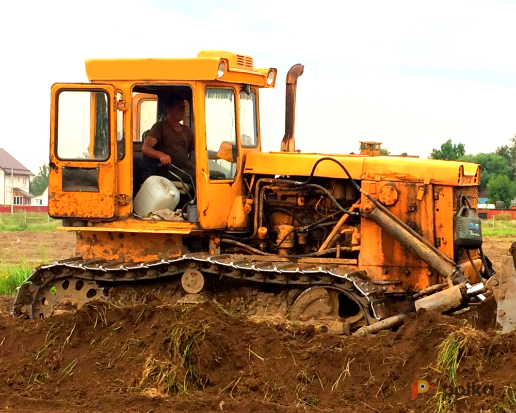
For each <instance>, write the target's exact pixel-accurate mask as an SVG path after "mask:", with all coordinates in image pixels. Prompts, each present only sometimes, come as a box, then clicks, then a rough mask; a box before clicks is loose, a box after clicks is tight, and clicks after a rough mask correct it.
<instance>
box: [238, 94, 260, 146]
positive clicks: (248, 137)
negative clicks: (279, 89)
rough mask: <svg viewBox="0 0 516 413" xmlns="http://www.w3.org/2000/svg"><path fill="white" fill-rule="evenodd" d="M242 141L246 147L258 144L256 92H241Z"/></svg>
mask: <svg viewBox="0 0 516 413" xmlns="http://www.w3.org/2000/svg"><path fill="white" fill-rule="evenodd" d="M240 142H242V146H243V147H246V148H254V147H255V146H256V145H258V133H257V127H256V94H255V93H254V92H251V93H247V92H245V91H243V90H242V91H241V92H240Z"/></svg>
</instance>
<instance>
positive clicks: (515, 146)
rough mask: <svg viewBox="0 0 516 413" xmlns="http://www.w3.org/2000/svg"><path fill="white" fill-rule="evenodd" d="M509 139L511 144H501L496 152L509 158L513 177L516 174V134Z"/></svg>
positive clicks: (508, 161)
mask: <svg viewBox="0 0 516 413" xmlns="http://www.w3.org/2000/svg"><path fill="white" fill-rule="evenodd" d="M509 141H510V142H511V143H510V144H509V145H502V146H499V147H498V148H497V149H496V153H497V154H498V155H500V156H503V157H504V158H505V159H506V160H507V163H508V164H509V166H510V167H511V168H512V174H511V178H514V177H515V176H516V134H515V135H514V136H513V137H512V138H511V139H509Z"/></svg>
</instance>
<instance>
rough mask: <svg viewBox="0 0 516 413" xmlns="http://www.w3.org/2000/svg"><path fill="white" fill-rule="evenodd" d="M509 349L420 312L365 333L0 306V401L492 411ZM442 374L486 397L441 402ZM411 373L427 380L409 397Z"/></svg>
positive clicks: (201, 311)
mask: <svg viewBox="0 0 516 413" xmlns="http://www.w3.org/2000/svg"><path fill="white" fill-rule="evenodd" d="M6 305H7V303H6ZM515 352H516V335H515V334H509V335H503V336H502V335H498V334H496V333H495V332H493V331H481V330H475V329H473V328H472V327H471V326H470V324H469V323H468V321H467V320H459V319H456V318H452V317H447V316H443V315H440V314H435V313H425V312H423V313H419V314H417V315H416V314H413V315H409V316H408V317H407V320H406V323H405V325H403V326H402V327H401V328H400V329H399V330H398V331H397V332H395V333H393V332H383V333H381V334H378V335H377V336H375V337H369V338H357V337H348V336H337V335H331V334H328V333H323V332H321V331H319V330H318V329H317V328H316V327H314V326H299V325H292V324H288V323H286V322H281V323H277V322H275V323H272V322H253V321H249V319H247V318H245V317H244V316H242V315H239V314H238V311H237V310H235V309H231V308H230V307H224V306H222V305H220V304H215V303H212V302H209V303H205V304H200V305H195V306H188V305H186V306H168V305H149V304H146V305H138V306H135V307H130V308H118V307H115V306H113V305H111V304H101V303H97V304H94V305H89V306H87V307H85V308H83V309H82V310H80V311H78V312H77V313H73V314H72V313H70V314H64V315H61V316H57V317H54V318H51V319H40V320H31V321H23V320H15V319H12V318H10V317H9V316H7V315H5V312H2V313H1V315H0V383H2V386H0V409H11V411H13V410H14V411H17V410H18V411H20V410H25V409H26V410H28V409H30V410H36V411H38V410H42V411H43V410H45V411H50V410H51V411H79V410H81V411H83V410H85V409H86V410H87V411H99V412H100V411H144V412H149V411H152V412H161V411H163V412H164V411H168V412H170V411H173V412H189V411H202V412H215V411H217V412H220V411H235V412H237V411H238V412H270V411H273V412H274V411H277V412H285V411H286V412H288V411H298V410H299V409H313V410H316V411H328V412H329V411H339V412H374V411H380V412H409V411H416V412H419V411H429V412H431V411H438V409H439V408H441V410H440V411H443V412H446V411H457V412H460V411H479V410H480V409H484V411H486V410H488V409H495V407H494V406H495V404H496V403H505V404H504V406H506V407H507V406H508V407H512V408H514V405H511V404H510V403H511V400H510V399H505V398H504V397H505V396H504V395H505V392H506V391H509V394H513V393H510V389H511V387H507V386H510V385H511V383H512V382H513V381H515V380H516V371H514V370H515V369H514V368H513V366H512V363H513V360H514V353H515ZM454 363H455V364H454ZM457 365H458V367H456V366H457ZM455 367H456V368H455ZM451 372H453V375H451ZM454 377H455V380H456V382H457V383H458V385H464V386H466V383H468V382H470V383H472V382H475V383H477V384H481V385H482V386H485V385H492V386H494V390H493V394H488V395H487V396H484V395H482V396H471V397H455V396H453V397H447V398H446V399H444V400H443V398H442V397H441V396H440V395H441V394H442V391H443V389H447V388H444V387H443V386H446V385H450V383H451V382H453V380H454ZM414 380H426V381H427V382H428V383H429V384H431V385H432V386H433V387H432V388H430V390H428V392H427V393H425V394H420V395H418V397H416V398H415V400H411V390H412V383H413V382H414ZM508 389H509V390H508ZM447 391H448V390H447ZM439 392H441V393H439ZM513 401H514V400H513ZM439 406H440V407H439ZM500 409H501V407H500ZM491 411H493V412H494V411H497V410H496V409H495V410H491ZM500 411H503V410H500Z"/></svg>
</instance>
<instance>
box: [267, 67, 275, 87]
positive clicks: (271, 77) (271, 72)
mask: <svg viewBox="0 0 516 413" xmlns="http://www.w3.org/2000/svg"><path fill="white" fill-rule="evenodd" d="M273 82H274V70H272V69H271V70H269V73H267V86H270V85H272V83H273Z"/></svg>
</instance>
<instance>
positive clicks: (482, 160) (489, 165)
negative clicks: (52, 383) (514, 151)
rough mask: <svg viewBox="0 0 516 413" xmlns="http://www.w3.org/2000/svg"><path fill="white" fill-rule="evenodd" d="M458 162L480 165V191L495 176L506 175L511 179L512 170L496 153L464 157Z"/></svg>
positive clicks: (504, 159) (505, 160)
mask: <svg viewBox="0 0 516 413" xmlns="http://www.w3.org/2000/svg"><path fill="white" fill-rule="evenodd" d="M459 160H460V161H465V162H473V163H478V164H480V167H481V169H482V175H481V177H480V190H483V189H484V188H486V186H487V183H488V182H489V180H490V179H491V177H493V176H496V175H506V176H508V177H509V178H511V177H512V174H513V170H512V168H511V166H510V165H509V163H508V162H507V159H506V158H505V157H503V156H501V155H498V154H497V153H477V154H476V155H464V156H461V157H460V158H459Z"/></svg>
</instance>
